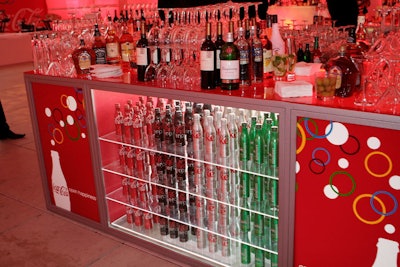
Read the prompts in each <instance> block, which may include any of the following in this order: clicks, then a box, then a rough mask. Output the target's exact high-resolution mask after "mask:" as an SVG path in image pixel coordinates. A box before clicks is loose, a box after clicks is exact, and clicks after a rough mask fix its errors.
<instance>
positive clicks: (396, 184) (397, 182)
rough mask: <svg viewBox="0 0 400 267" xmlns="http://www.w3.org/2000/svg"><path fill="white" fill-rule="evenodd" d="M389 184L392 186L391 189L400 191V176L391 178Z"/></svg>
mask: <svg viewBox="0 0 400 267" xmlns="http://www.w3.org/2000/svg"><path fill="white" fill-rule="evenodd" d="M389 184H390V187H392V188H393V189H395V190H400V176H399V175H393V176H392V177H390V178H389Z"/></svg>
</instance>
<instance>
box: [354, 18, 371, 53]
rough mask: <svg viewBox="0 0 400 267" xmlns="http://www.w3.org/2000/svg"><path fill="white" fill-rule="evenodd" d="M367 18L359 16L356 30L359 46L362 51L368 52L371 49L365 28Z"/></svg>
mask: <svg viewBox="0 0 400 267" xmlns="http://www.w3.org/2000/svg"><path fill="white" fill-rule="evenodd" d="M364 23H365V16H360V15H359V16H358V18H357V25H358V26H357V29H356V40H357V43H358V45H359V46H360V47H361V48H362V50H365V51H367V50H368V48H369V44H368V42H367V40H366V39H367V31H366V29H365V26H364Z"/></svg>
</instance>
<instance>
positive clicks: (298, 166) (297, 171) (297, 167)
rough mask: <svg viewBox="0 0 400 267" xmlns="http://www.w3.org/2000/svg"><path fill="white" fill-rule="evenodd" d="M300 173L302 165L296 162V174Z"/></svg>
mask: <svg viewBox="0 0 400 267" xmlns="http://www.w3.org/2000/svg"><path fill="white" fill-rule="evenodd" d="M299 172H300V163H299V162H298V161H296V173H299Z"/></svg>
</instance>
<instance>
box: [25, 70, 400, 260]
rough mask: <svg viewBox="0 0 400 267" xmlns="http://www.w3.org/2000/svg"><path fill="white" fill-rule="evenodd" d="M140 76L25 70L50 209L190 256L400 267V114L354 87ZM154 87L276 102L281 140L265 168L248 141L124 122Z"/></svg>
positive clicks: (170, 253) (208, 100) (237, 104)
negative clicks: (311, 90) (172, 84)
mask: <svg viewBox="0 0 400 267" xmlns="http://www.w3.org/2000/svg"><path fill="white" fill-rule="evenodd" d="M133 76H134V74H132V77H133ZM132 77H130V76H129V75H127V74H125V75H124V76H123V77H121V78H113V79H103V80H96V79H94V78H92V79H87V78H86V79H83V78H65V77H52V76H46V75H39V74H34V73H33V72H28V73H25V81H26V90H27V94H28V99H29V105H30V109H31V114H32V122H33V129H34V134H35V139H36V145H37V151H38V158H39V162H40V168H41V174H42V181H43V188H44V192H45V198H46V203H47V208H48V209H49V210H51V211H52V212H55V213H57V214H60V215H63V216H66V217H68V218H71V219H73V220H76V221H78V222H80V223H83V224H86V225H89V226H91V227H94V228H96V229H99V230H101V231H104V232H107V233H109V234H111V235H114V236H116V237H118V238H121V239H123V240H126V241H128V242H131V243H132V244H134V245H135V246H139V247H142V248H143V249H144V250H147V251H149V253H154V254H158V255H160V256H162V257H169V258H173V259H175V260H178V261H180V262H182V265H188V266H307V267H310V266H372V265H373V264H375V265H374V266H400V264H399V259H398V252H399V248H398V245H399V241H400V238H399V236H400V235H399V233H398V231H400V224H399V222H400V212H399V211H398V200H399V199H400V164H398V162H399V161H400V153H399V148H400V131H399V130H400V117H399V116H396V115H390V114H380V113H376V112H374V111H372V112H370V111H363V110H361V108H356V107H355V106H354V105H353V101H354V99H353V98H346V99H344V98H343V99H338V98H337V99H335V100H334V101H333V103H331V104H329V105H328V104H326V103H323V102H321V101H319V100H316V99H315V98H314V97H301V98H287V99H282V98H280V97H278V96H277V95H275V94H274V92H273V88H270V87H269V86H267V85H266V86H264V85H262V86H257V87H255V88H253V87H250V88H246V89H245V90H242V89H239V90H236V91H222V90H221V89H215V90H209V91H205V90H201V89H197V88H195V89H191V90H181V89H171V88H160V87H157V86H155V85H153V84H150V83H140V82H136V81H134V80H135V79H134V78H132ZM149 97H151V98H149ZM143 99H147V100H148V101H151V102H152V105H154V106H156V105H157V103H159V102H161V101H158V100H159V99H163V100H164V101H166V102H167V103H178V104H176V105H182V106H183V109H182V110H183V111H185V106H184V103H188V104H189V105H191V106H193V107H195V106H194V104H195V103H196V104H202V105H203V106H204V105H207V106H209V105H211V106H212V107H215V106H218V107H219V109H220V110H222V111H223V110H225V111H238V110H242V112H244V114H251V115H254V114H268V115H266V116H267V117H268V116H269V117H270V118H272V119H273V120H274V123H275V124H276V126H277V127H278V129H279V132H278V140H279V143H278V142H276V143H275V144H279V145H277V147H275V148H274V147H272V149H276V150H277V151H276V153H275V154H272V158H269V159H266V161H265V162H264V164H265V165H263V167H260V168H258V169H257V168H254V167H253V166H257V164H255V162H256V158H257V157H256V155H255V156H254V158H253V157H251V161H250V160H248V159H244V158H237V159H238V161H237V160H233V159H234V157H237V156H238V155H239V154H240V155H241V152H239V148H237V149H238V150H236V152H235V150H233V149H231V150H230V151H233V152H231V153H229V154H227V155H226V157H225V156H224V155H222V154H221V153H219V154H213V152H212V151H211V152H210V151H209V150H207V148H204V151H201V150H197V149H196V148H195V149H194V153H193V151H191V149H190V146H189V140H188V139H190V137H189V138H188V136H186V142H184V143H183V144H181V145H177V144H176V143H175V144H174V143H173V142H172V143H168V142H167V141H165V140H164V142H163V143H160V144H158V143H155V144H153V142H151V140H153V139H151V138H150V137H149V136H151V132H149V131H148V130H149V129H150V128H151V126H147V128H146V127H145V126H146V122H147V119H145V121H136V120H135V119H133V122H132V124H131V125H130V127H129V129H130V130H129V132H122V133H119V132H118V131H116V130H115V129H116V128H115V124H116V122H115V104H116V103H120V104H121V110H123V108H124V105H125V104H126V103H130V102H132V103H136V102H139V103H140V101H142V100H143ZM128 100H129V102H128ZM177 100H179V102H177ZM139 106H143V105H139ZM163 108H165V105H164V106H163ZM163 108H162V109H161V112H166V110H163ZM243 110H244V111H243ZM183 113H184V112H183ZM175 114H177V113H175ZM237 114H239V113H237ZM271 114H272V115H271ZM238 116H239V115H238ZM258 119H259V122H261V123H262V122H263V120H264V119H263V118H262V119H260V118H258ZM149 120H150V121H151V118H149ZM125 126H126V125H125ZM239 126H240V125H239ZM126 129H127V128H126V127H125V130H126ZM146 129H147V130H146ZM153 130H154V129H153ZM155 134H157V132H156V133H155ZM192 137H193V139H195V138H196V136H195V135H193V136H192ZM269 137H271V136H269ZM231 138H235V137H234V136H231ZM262 138H266V137H265V136H263V137H262ZM276 141H277V140H276ZM205 142H206V141H205ZM221 142H222V141H221ZM171 145H172V149H171V147H170V146H171ZM217 145H218V144H217ZM270 148H271V147H270ZM202 152H204V153H202ZM236 153H237V154H236ZM196 155H197V156H196ZM199 155H202V156H203V157H199ZM274 155H275V157H276V158H274ZM265 158H268V155H265ZM249 162H250V163H249ZM278 163H279V164H278ZM249 166H250V167H249ZM163 167H164V168H163ZM258 167H259V166H258ZM248 186H249V187H250V188H248V189H246V187H248ZM379 264H380V265H379Z"/></svg>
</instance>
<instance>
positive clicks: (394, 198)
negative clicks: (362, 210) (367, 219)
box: [369, 191, 399, 216]
mask: <svg viewBox="0 0 400 267" xmlns="http://www.w3.org/2000/svg"><path fill="white" fill-rule="evenodd" d="M380 194H384V195H388V196H389V197H390V198H391V199H392V200H393V202H394V207H393V209H392V210H391V211H390V212H381V211H379V210H378V209H377V208H375V205H374V199H375V198H376V196H377V195H380ZM369 203H370V204H371V207H372V209H373V210H374V211H375V212H376V213H378V214H379V215H383V216H390V215H393V214H394V213H395V212H396V211H397V208H398V207H399V203H398V202H397V199H396V197H395V196H393V195H392V194H391V193H389V192H387V191H377V192H375V193H373V194H372V197H371V200H370V201H369Z"/></svg>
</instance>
